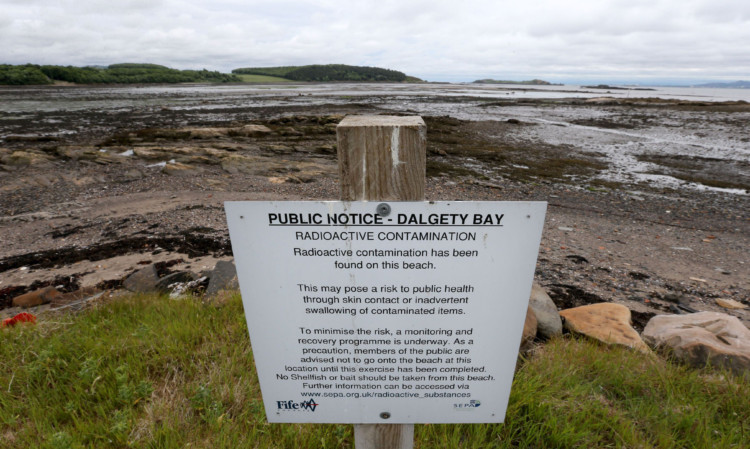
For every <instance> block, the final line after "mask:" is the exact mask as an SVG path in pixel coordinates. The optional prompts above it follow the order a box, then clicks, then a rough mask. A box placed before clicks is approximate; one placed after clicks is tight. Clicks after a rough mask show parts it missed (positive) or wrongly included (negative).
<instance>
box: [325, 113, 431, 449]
mask: <svg viewBox="0 0 750 449" xmlns="http://www.w3.org/2000/svg"><path fill="white" fill-rule="evenodd" d="M336 135H337V140H338V157H339V181H340V183H341V200H343V201H424V186H425V172H426V154H427V127H426V125H425V123H424V120H422V117H418V116H416V117H415V116H412V117H396V116H384V115H363V116H348V117H346V118H344V119H343V120H342V121H341V123H339V125H338V126H337V127H336ZM354 445H355V447H356V448H357V449H411V448H412V447H414V424H355V426H354Z"/></svg>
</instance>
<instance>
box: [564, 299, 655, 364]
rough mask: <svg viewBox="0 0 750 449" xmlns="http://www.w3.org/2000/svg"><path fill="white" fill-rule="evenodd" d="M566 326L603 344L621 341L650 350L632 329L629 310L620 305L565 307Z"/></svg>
mask: <svg viewBox="0 0 750 449" xmlns="http://www.w3.org/2000/svg"><path fill="white" fill-rule="evenodd" d="M560 316H562V317H563V318H564V319H565V323H564V325H565V328H566V329H568V330H570V331H571V332H576V333H579V334H583V335H586V336H588V337H591V338H594V339H596V340H599V341H601V342H604V343H609V344H618V345H623V346H627V347H629V348H633V349H637V350H639V351H641V352H644V353H648V352H650V351H649V349H648V346H646V344H645V343H644V342H643V340H641V337H640V336H639V335H638V332H636V331H635V329H633V327H632V326H631V324H630V323H631V321H630V310H629V309H628V308H627V307H625V306H623V305H620V304H612V303H598V304H589V305H587V306H581V307H575V308H572V309H566V310H562V311H561V312H560Z"/></svg>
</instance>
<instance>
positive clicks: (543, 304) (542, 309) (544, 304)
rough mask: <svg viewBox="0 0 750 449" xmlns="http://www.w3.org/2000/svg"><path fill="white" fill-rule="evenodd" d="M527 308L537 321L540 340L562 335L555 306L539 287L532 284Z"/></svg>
mask: <svg viewBox="0 0 750 449" xmlns="http://www.w3.org/2000/svg"><path fill="white" fill-rule="evenodd" d="M529 306H530V307H531V309H532V310H533V311H534V315H535V316H536V319H537V334H538V335H539V336H540V337H542V338H552V337H553V336H555V335H560V334H562V329H563V326H562V319H561V318H560V312H558V310H557V306H556V305H555V303H554V302H553V301H552V298H550V297H549V295H548V294H547V292H546V291H544V288H542V286H541V285H539V284H537V283H536V282H534V284H533V285H532V286H531V296H530V297H529Z"/></svg>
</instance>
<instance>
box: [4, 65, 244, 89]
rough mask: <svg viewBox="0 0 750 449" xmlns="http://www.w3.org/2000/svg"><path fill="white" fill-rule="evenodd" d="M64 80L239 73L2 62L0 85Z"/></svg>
mask: <svg viewBox="0 0 750 449" xmlns="http://www.w3.org/2000/svg"><path fill="white" fill-rule="evenodd" d="M55 81H64V82H69V83H76V84H146V83H200V82H204V83H227V82H240V81H241V80H240V79H239V78H238V77H237V76H235V75H230V74H226V73H219V72H216V71H209V70H206V69H203V70H177V69H170V68H169V67H165V66H162V65H157V64H113V65H110V66H108V67H105V68H101V67H73V66H60V65H36V64H26V65H8V64H3V65H0V84H5V85H33V84H52V83H54V82H55Z"/></svg>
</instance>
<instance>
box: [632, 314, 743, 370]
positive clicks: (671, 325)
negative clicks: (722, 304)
mask: <svg viewBox="0 0 750 449" xmlns="http://www.w3.org/2000/svg"><path fill="white" fill-rule="evenodd" d="M643 338H644V339H645V340H646V342H648V344H649V345H651V346H653V347H655V348H662V349H663V348H670V349H671V350H672V352H673V354H674V355H675V356H676V357H677V358H679V359H681V360H684V361H685V362H687V363H689V364H691V365H693V366H697V367H703V366H705V365H706V364H707V363H710V364H711V365H715V366H722V367H725V368H728V369H731V370H732V371H734V372H736V373H738V374H742V373H744V374H745V375H750V330H748V328H746V327H745V326H744V325H743V324H742V322H741V321H740V320H739V319H738V318H737V317H734V316H731V315H727V314H725V313H719V312H699V313H693V314H690V315H657V316H655V317H653V318H651V320H650V321H649V322H648V324H647V325H646V328H645V329H644V330H643Z"/></svg>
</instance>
